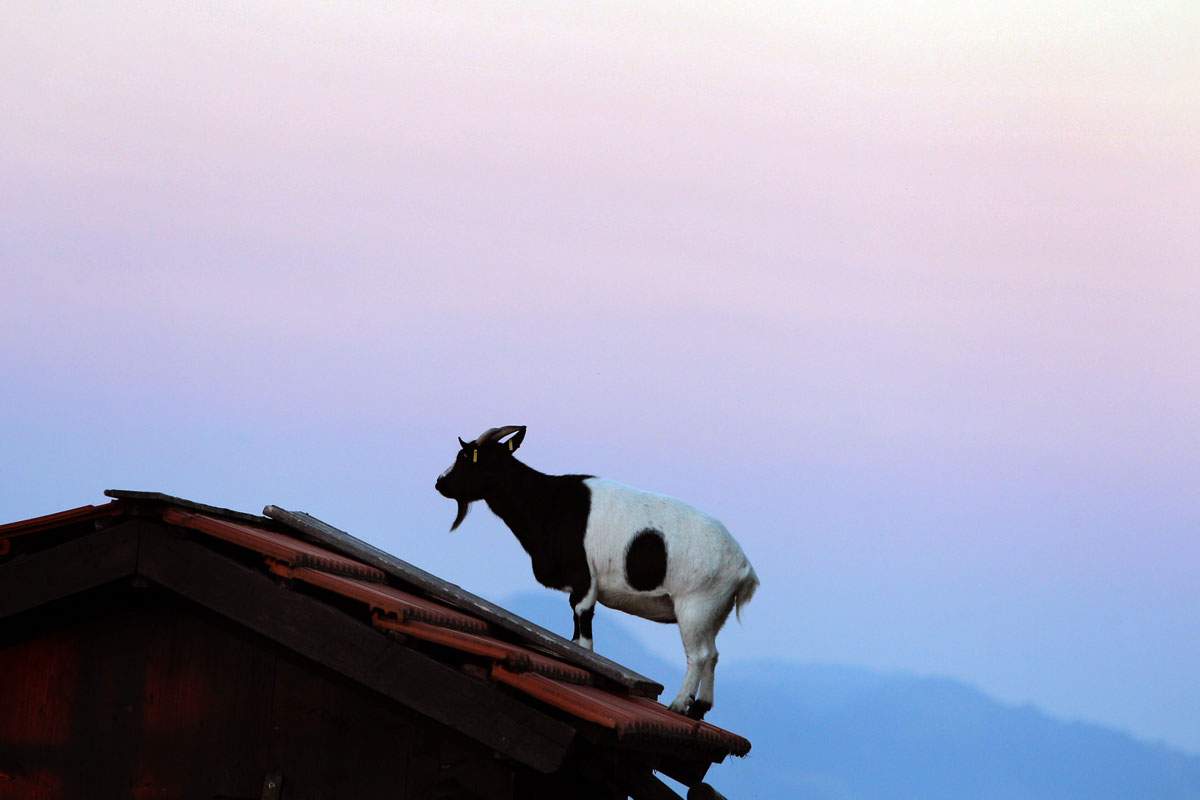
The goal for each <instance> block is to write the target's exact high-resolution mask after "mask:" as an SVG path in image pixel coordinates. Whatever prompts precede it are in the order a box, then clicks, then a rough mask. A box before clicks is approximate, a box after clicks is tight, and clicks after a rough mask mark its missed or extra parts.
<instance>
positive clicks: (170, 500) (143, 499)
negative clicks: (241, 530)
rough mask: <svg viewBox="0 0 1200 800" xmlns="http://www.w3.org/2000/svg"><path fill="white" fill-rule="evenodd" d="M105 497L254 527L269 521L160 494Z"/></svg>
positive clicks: (111, 492) (116, 492)
mask: <svg viewBox="0 0 1200 800" xmlns="http://www.w3.org/2000/svg"><path fill="white" fill-rule="evenodd" d="M104 496H105V497H111V498H113V499H115V500H128V501H130V502H132V503H161V504H163V505H171V506H178V507H180V508H186V509H188V510H189V511H198V512H200V513H201V514H209V515H211V516H215V517H223V518H225V519H232V520H237V521H238V522H250V523H253V524H255V525H269V524H270V523H271V520H269V519H268V518H266V517H262V516H259V515H258V514H250V513H247V512H245V511H234V510H233V509H231V508H221V507H220V506H210V505H206V504H204V503H197V502H195V501H193V500H185V499H184V498H182V497H174V496H172V495H169V494H163V493H162V492H139V491H134V490H131V489H105V490H104Z"/></svg>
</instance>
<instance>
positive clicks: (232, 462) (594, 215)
mask: <svg viewBox="0 0 1200 800" xmlns="http://www.w3.org/2000/svg"><path fill="white" fill-rule="evenodd" d="M1198 36H1200V6H1197V5H1196V4H1195V3H1192V2H1190V0H1186V1H1181V2H1146V3H1137V4H1131V3H1119V2H1106V1H1105V0H1101V1H1100V2H1092V1H1091V0H1089V2H1087V3H1084V2H1065V1H1060V0H1052V1H1051V2H1038V3H1032V2H1015V3H1004V4H990V3H975V2H966V3H963V2H956V3H949V2H924V3H921V2H918V3H906V4H893V3H882V2H880V3H876V2H865V1H864V0H851V1H850V2H841V1H839V2H815V3H810V4H804V5H801V4H796V3H782V2H764V3H757V4H734V3H711V2H701V3H668V2H658V1H657V0H646V1H645V2H638V3H632V2H620V1H619V0H618V2H608V3H586V2H585V3H552V2H522V3H487V4H482V3H480V4H476V3H464V2H442V3H436V4H434V3H430V4H420V5H406V4H393V3H383V2H358V3H351V2H344V3H332V2H327V3H316V2H286V3H285V2H257V3H253V4H245V3H228V2H213V3H206V4H182V3H178V4H164V3H150V2H143V3H137V2H129V3H124V2H118V3H104V4H101V3H93V4H88V3H37V4H18V3H9V4H5V5H4V6H3V7H2V8H0V111H2V113H0V270H2V275H3V284H2V289H0V375H2V376H3V381H0V419H2V420H3V423H4V424H3V426H0V453H2V454H3V459H2V460H0V468H2V469H3V480H2V481H0V518H3V520H16V519H22V518H26V517H30V516H35V515H39V514H45V513H50V512H54V511H59V510H63V509H66V508H71V507H74V506H79V505H84V504H89V503H97V502H102V501H103V497H102V491H103V490H104V489H106V488H125V489H141V490H147V491H161V492H165V493H168V494H174V495H178V496H182V497H186V498H189V499H192V500H196V501H199V502H204V503H208V504H212V505H218V506H225V507H231V508H236V509H239V510H245V511H254V512H257V511H259V510H260V509H261V508H262V506H264V505H266V504H275V505H279V506H283V507H287V508H293V509H299V510H305V511H308V512H310V513H313V514H315V515H316V516H319V517H321V518H323V519H325V520H327V521H328V522H330V523H332V524H334V525H336V526H338V527H341V528H343V529H345V530H348V531H349V532H351V533H353V534H355V535H357V536H359V537H360V538H363V539H366V540H368V541H370V542H372V543H374V544H376V545H378V546H380V547H383V548H384V549H386V550H389V551H390V552H392V553H395V554H396V555H399V556H400V557H402V558H405V559H407V560H409V561H411V562H413V563H415V564H417V565H419V566H422V567H424V568H425V569H428V570H430V571H432V572H435V573H437V574H439V575H441V576H443V577H445V578H447V579H449V580H452V581H454V582H456V583H459V584H461V585H462V586H464V587H466V588H468V589H469V590H471V591H474V592H476V593H478V594H482V595H484V596H487V597H490V598H493V599H497V600H502V599H503V598H505V597H510V596H512V595H514V594H517V593H519V592H522V591H527V590H529V589H531V588H534V587H535V583H534V581H533V577H532V573H531V571H530V569H529V565H528V559H527V557H526V556H525V555H524V553H523V552H522V551H521V550H520V547H519V545H518V544H517V542H516V540H515V539H514V538H513V537H512V536H511V535H510V534H509V533H508V532H507V531H506V530H505V529H504V528H503V526H502V524H501V523H499V522H498V521H497V520H495V519H494V518H492V517H491V516H490V514H489V513H488V512H487V511H486V509H485V508H483V507H478V508H476V509H475V510H474V511H473V512H472V515H471V516H470V517H469V518H468V520H467V521H466V522H465V523H464V525H463V527H462V528H460V529H459V530H458V531H456V532H455V533H453V534H450V533H448V532H447V531H448V528H449V525H450V523H451V521H452V520H453V516H454V507H453V503H451V502H450V501H448V500H445V499H444V498H441V497H440V496H439V495H437V494H436V492H434V490H433V480H434V478H435V477H436V476H437V475H438V474H439V473H440V472H441V471H442V470H443V469H444V468H445V467H446V466H448V465H449V463H450V461H451V459H452V457H453V455H454V452H455V448H456V446H457V445H456V437H458V436H462V437H463V438H472V437H474V436H475V435H477V434H478V433H479V432H481V431H482V430H484V429H485V428H489V427H493V426H499V425H508V424H524V425H528V426H529V433H528V436H527V438H526V440H525V444H524V446H523V448H522V457H523V459H524V460H525V461H526V463H529V464H530V465H532V466H534V467H536V468H538V469H541V470H543V471H546V472H586V473H592V474H598V475H604V476H606V477H610V478H613V479H616V480H619V481H622V482H624V483H628V484H631V485H635V486H638V487H641V488H645V489H649V490H653V491H657V492H661V493H664V494H669V495H673V496H676V497H680V498H682V499H685V500H686V501H688V502H690V503H692V504H694V505H697V506H699V507H701V508H703V509H704V510H706V511H708V512H710V513H712V514H714V515H715V516H717V517H719V518H720V519H722V520H723V521H724V522H725V524H726V525H727V526H728V527H729V528H730V530H731V531H732V532H733V533H734V535H735V536H736V537H737V539H738V540H739V541H740V542H741V544H742V546H743V548H744V549H745V551H746V552H747V554H748V556H749V557H750V559H751V561H752V562H753V563H754V564H755V567H756V569H757V571H758V573H759V575H760V577H761V579H762V588H761V590H760V591H759V594H758V595H757V596H756V598H755V600H754V602H753V604H751V605H750V606H749V607H748V608H747V609H746V612H745V614H744V623H743V624H742V625H740V626H739V625H737V624H735V623H734V624H731V625H730V626H728V627H727V628H726V630H725V631H724V632H723V633H722V635H721V638H720V639H719V646H720V649H721V654H722V656H721V658H722V664H723V665H724V664H731V663H736V662H738V661H743V662H746V661H750V660H754V659H761V658H784V659H790V660H795V661H802V662H835V663H846V664H854V665H861V666H867V667H872V668H877V669H889V670H903V671H908V672H913V673H917V674H922V675H945V676H950V677H954V678H958V679H960V680H964V681H967V682H970V683H972V684H974V685H976V686H978V687H980V688H982V689H983V690H985V691H987V692H988V693H990V694H992V695H994V696H996V697H998V698H1000V699H1002V700H1005V701H1007V702H1011V703H1019V704H1026V703H1028V704H1033V705H1036V706H1037V707H1039V708H1042V709H1044V710H1046V711H1048V712H1050V713H1052V714H1055V715H1057V716H1060V717H1064V718H1067V719H1080V720H1088V721H1094V722H1100V723H1103V724H1106V725H1111V726H1114V727H1118V728H1121V729H1124V730H1127V731H1130V732H1132V733H1134V734H1136V735H1138V736H1140V737H1142V738H1145V739H1148V740H1152V741H1162V742H1164V743H1167V744H1169V745H1171V746H1174V747H1178V748H1182V749H1185V750H1188V751H1190V752H1193V753H1200V722H1197V719H1200V715H1198V714H1197V710H1198V709H1200V683H1198V682H1197V681H1196V680H1195V674H1196V665H1197V663H1198V662H1200V596H1198V594H1197V590H1196V585H1197V571H1198V567H1200V544H1198V541H1197V538H1198V537H1197V532H1198V531H1200V492H1198V491H1197V488H1198V487H1200V402H1198V400H1200V272H1198V269H1200V148H1197V147H1196V144H1195V143H1196V142H1197V141H1200V50H1197V48H1196V47H1195V41H1196V40H1197V37H1198ZM563 608H564V619H563V630H562V631H560V632H563V633H566V632H568V631H569V630H570V617H569V611H567V606H566V602H565V600H564V604H563ZM601 613H604V612H603V611H601ZM608 613H616V612H608ZM635 622H638V624H635V626H634V630H635V632H636V633H637V634H638V635H639V636H640V637H642V638H643V639H644V641H646V642H647V643H648V644H649V645H650V646H651V647H653V648H655V649H656V650H657V651H658V652H661V653H663V654H665V655H668V656H669V657H672V658H681V657H682V652H681V648H680V646H679V644H678V642H677V640H676V637H677V634H676V633H675V632H674V631H673V630H672V629H670V628H668V627H665V626H656V625H654V624H652V623H648V622H647V623H640V622H639V621H635ZM597 648H598V649H599V650H600V651H601V652H603V642H598V643H597ZM717 693H718V705H719V702H720V701H719V695H720V682H719V681H718V683H717Z"/></svg>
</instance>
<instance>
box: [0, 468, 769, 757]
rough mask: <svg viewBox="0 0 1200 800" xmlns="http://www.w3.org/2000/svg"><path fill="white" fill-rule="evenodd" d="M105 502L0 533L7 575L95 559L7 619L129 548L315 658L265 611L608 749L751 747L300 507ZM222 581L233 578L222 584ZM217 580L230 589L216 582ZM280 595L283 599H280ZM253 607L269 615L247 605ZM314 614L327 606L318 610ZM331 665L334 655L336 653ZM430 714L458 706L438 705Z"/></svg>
mask: <svg viewBox="0 0 1200 800" xmlns="http://www.w3.org/2000/svg"><path fill="white" fill-rule="evenodd" d="M105 494H106V495H108V496H109V497H110V498H112V500H111V502H108V503H105V504H101V505H91V506H82V507H80V508H75V509H70V510H67V511H62V512H59V513H56V514H51V515H47V516H43V517H38V518H35V519H29V520H23V521H19V522H14V523H10V524H7V525H0V570H10V569H12V568H17V567H18V566H20V564H19V563H18V562H21V561H22V558H24V559H26V561H27V563H26V564H25V567H24V569H25V572H26V573H30V570H32V571H33V573H30V574H35V573H36V574H40V573H37V570H38V569H43V570H45V568H44V567H37V566H36V561H37V559H38V558H41V559H42V560H43V561H45V560H46V559H47V558H48V557H49V554H50V553H52V552H59V550H65V545H64V543H71V545H70V546H71V547H73V548H75V549H76V550H80V549H81V548H86V549H87V552H88V555H87V556H86V557H85V558H81V559H79V561H78V566H76V567H73V568H71V570H67V572H68V573H70V574H68V575H66V576H64V575H63V574H61V573H62V570H59V574H57V575H55V576H54V578H53V580H42V581H41V582H40V583H39V582H38V581H37V580H32V581H30V580H27V581H26V583H27V584H28V585H30V586H32V587H34V588H33V589H32V590H31V591H30V592H29V593H27V594H26V595H25V596H23V597H8V598H0V618H3V617H5V616H8V615H10V614H13V613H17V612H19V611H22V610H24V609H26V608H30V607H32V606H34V605H38V604H40V603H44V602H47V601H48V600H50V599H54V597H56V596H62V595H63V593H64V592H66V591H70V589H71V587H72V586H76V587H79V588H80V589H82V588H87V587H88V586H92V585H100V584H102V583H104V582H105V581H106V580H111V579H112V576H114V575H117V574H119V573H120V571H121V569H122V568H119V567H117V566H113V567H111V568H110V567H109V566H107V565H108V564H109V563H110V562H111V563H113V564H114V565H115V564H116V561H117V560H118V556H120V553H121V552H123V550H122V548H124V550H129V551H131V552H132V553H133V554H132V555H128V554H127V555H128V558H129V559H133V561H130V562H128V563H135V562H136V570H137V572H138V573H141V574H143V575H146V576H147V577H149V578H150V579H151V580H152V581H154V582H156V583H161V584H162V585H164V586H167V587H168V588H170V589H172V590H174V591H177V592H179V593H181V594H184V595H185V596H188V597H190V598H191V599H194V600H197V601H199V602H202V603H204V604H206V605H209V606H210V607H213V608H215V609H216V610H218V611H219V612H221V613H225V614H226V615H228V616H231V617H233V618H235V619H237V620H239V621H242V622H243V623H245V624H248V625H250V626H251V627H256V626H257V627H258V628H259V629H260V630H262V631H263V632H267V633H268V634H272V633H274V634H275V635H276V636H277V638H282V639H288V642H287V643H288V644H289V646H293V647H295V648H296V649H299V650H301V651H303V650H304V648H305V647H309V648H310V649H312V650H313V651H314V652H315V651H316V650H320V648H321V643H320V642H308V641H299V640H295V641H293V639H289V638H288V637H289V636H292V633H291V632H289V630H285V629H284V628H281V627H279V626H276V625H274V623H273V620H271V619H269V618H268V617H269V613H268V612H270V609H273V608H277V609H278V614H286V613H288V611H287V608H286V606H288V605H289V604H290V605H295V604H298V603H303V604H311V605H306V606H305V608H306V609H308V611H307V614H308V616H307V617H305V619H308V618H310V617H314V616H317V617H322V616H323V617H329V618H330V619H331V620H333V621H338V620H340V621H341V622H343V623H345V622H352V623H357V627H356V628H355V631H357V630H358V629H359V628H362V629H363V630H365V631H367V633H365V634H361V635H362V636H365V637H367V638H360V639H355V640H354V641H356V642H359V644H357V645H354V647H358V648H360V649H361V648H375V647H380V646H382V645H376V643H375V641H374V640H372V639H371V638H369V637H370V636H372V635H374V636H377V637H378V638H379V640H383V641H387V642H389V643H392V644H394V643H395V642H401V643H403V644H404V645H405V646H406V647H407V648H418V649H419V650H420V651H421V653H422V654H424V655H426V656H432V657H433V658H434V659H435V660H438V661H441V662H443V663H446V664H451V665H454V666H455V667H456V669H458V671H459V673H460V674H461V673H462V672H466V673H467V674H468V675H469V676H471V677H472V678H473V680H475V681H476V682H483V683H485V684H486V685H487V686H488V687H490V688H491V690H492V692H493V694H495V693H500V694H508V695H511V696H512V697H513V698H515V699H516V700H517V701H518V702H519V703H521V704H524V705H526V706H530V707H533V708H534V709H536V710H537V711H538V712H540V713H541V714H543V715H548V716H550V717H552V718H553V719H554V720H556V721H558V722H556V724H558V723H559V722H566V723H567V724H569V725H570V726H571V727H572V728H573V729H574V730H576V731H577V732H579V733H580V734H582V735H584V736H585V737H586V738H588V739H589V740H591V741H594V742H599V743H601V744H602V745H604V746H606V747H610V748H614V749H617V750H626V749H630V750H637V749H649V750H651V751H655V752H661V753H663V754H665V755H667V756H671V757H672V758H677V759H683V760H685V761H688V760H690V761H694V762H697V761H703V762H717V761H720V760H722V759H723V758H724V757H725V756H727V755H736V756H743V755H745V754H746V753H747V752H748V751H749V750H750V742H748V741H747V740H746V739H744V738H743V737H741V736H738V735H737V734H734V733H731V732H729V731H726V730H723V729H721V728H719V727H717V726H715V725H712V724H710V723H707V722H702V721H696V720H692V719H690V718H688V717H686V716H683V715H681V714H676V713H674V712H672V711H670V710H669V709H668V708H666V706H664V705H662V704H661V703H658V702H657V701H656V700H655V698H656V697H657V696H658V695H659V694H660V693H661V692H662V689H663V687H662V686H661V685H660V684H658V683H656V682H654V681H653V680H650V679H649V678H646V677H645V676H642V675H639V674H638V673H636V672H634V671H633V670H630V669H628V668H626V667H624V666H622V665H620V664H617V663H615V662H612V661H610V660H608V659H606V658H604V657H602V656H600V655H598V654H596V653H593V652H591V651H588V650H584V649H583V648H581V647H578V646H577V645H575V644H573V643H571V642H569V641H567V640H566V639H563V638H562V637H559V636H557V635H556V634H554V633H552V632H550V631H547V630H545V629H544V628H541V627H539V626H537V625H535V624H534V623H532V622H530V621H528V620H525V619H522V618H520V617H518V616H516V615H515V614H512V613H511V612H509V611H507V610H506V609H503V608H501V607H499V606H496V605H495V604H492V603H490V602H488V601H486V600H484V599H483V598H480V597H477V596H475V595H472V594H471V593H469V592H467V591H465V590H463V589H462V588H460V587H458V586H455V585H454V584H450V583H448V582H446V581H443V580H442V579H440V578H438V577H436V576H434V575H431V574H429V573H427V572H425V571H423V570H421V569H419V568H417V567H415V566H413V565H411V564H408V563H406V562H404V561H402V560H401V559H399V558H396V557H395V556H392V555H389V554H387V553H384V552H383V551H381V550H378V549H377V548H374V547H372V546H371V545H369V544H367V543H365V542H362V541H360V540H358V539H356V538H354V537H353V536H351V535H350V534H348V533H346V532H344V531H340V530H338V529H337V528H334V527H333V526H331V525H328V524H327V523H324V522H322V521H321V520H318V519H316V518H315V517H312V516H310V515H308V514H304V513H303V512H296V511H288V510H286V509H282V508H279V507H277V506H271V505H269V506H267V507H266V508H265V509H264V511H263V515H262V516H258V515H253V514H244V513H241V512H236V511H230V510H227V509H222V508H217V507H213V506H206V505H202V504H198V503H194V502H191V501H188V500H183V499H180V498H175V497H170V496H167V495H162V494H157V493H151V492H132V491H114V490H110V491H107V492H105ZM122 523H126V524H122ZM110 530H123V531H125V532H124V533H122V534H121V536H124V537H125V539H128V538H129V537H134V536H136V537H140V538H138V540H137V543H136V544H129V543H127V542H126V540H125V539H120V538H119V537H116V535H115V534H114V535H112V536H109V537H108V538H105V537H101V536H95V535H92V534H94V533H97V532H102V531H110ZM55 547H58V548H59V550H55V549H54V548H55ZM231 559H232V560H234V561H236V562H238V564H240V565H242V566H243V567H244V566H249V567H250V569H249V570H243V571H241V572H238V571H236V570H232V571H231V568H230V567H229V566H228V565H223V564H222V563H221V562H222V560H225V561H228V560H231ZM122 563H124V562H122ZM30 565H33V566H30ZM75 573H78V574H75ZM253 573H258V575H257V576H255V575H254V574H253ZM36 574H35V575H34V577H35V578H36ZM46 574H47V575H48V574H49V572H47V573H46ZM225 574H228V576H229V577H228V578H227V579H223V578H222V577H221V576H222V575H225ZM268 577H269V578H270V580H271V581H273V582H274V583H275V584H281V585H282V586H283V587H285V590H284V593H283V594H278V589H277V588H276V587H275V586H272V587H271V590H272V592H276V594H272V593H270V592H267V593H260V594H253V593H251V594H246V595H245V598H249V599H244V600H243V601H242V602H240V604H239V603H236V602H234V600H232V599H229V598H230V596H231V594H236V592H237V586H236V584H238V583H246V584H254V585H257V583H256V582H258V581H261V580H263V579H264V578H268ZM219 580H226V583H225V584H222V586H220V587H214V586H212V585H210V584H211V582H212V581H219ZM51 584H53V585H51ZM263 585H264V586H266V585H267V584H266V583H264V584H263ZM279 597H282V598H283V599H284V600H286V601H288V602H286V603H283V604H280V603H279ZM255 598H258V599H255ZM314 602H315V604H314ZM254 604H258V605H259V606H263V608H246V606H247V605H254ZM272 604H274V605H272ZM267 606H269V607H270V608H267ZM318 606H323V607H324V608H322V609H320V610H319V612H318ZM270 613H275V612H270ZM334 614H336V615H338V617H337V619H336V620H335V619H334V617H333V615H334ZM347 617H348V618H350V619H346V618H347ZM368 625H369V626H370V628H369V629H368V628H366V627H365V626H368ZM371 630H373V631H374V633H373V634H372V633H371V632H370V631H371ZM339 635H340V634H339ZM355 635H356V636H358V635H360V634H358V633H356V634H355ZM343 646H347V647H348V646H350V645H343ZM328 658H329V659H332V660H334V661H336V660H337V658H338V656H337V655H336V654H331V655H329V656H328ZM347 669H349V668H348V667H347ZM369 677H370V680H367V681H365V682H368V683H369V682H370V681H375V682H376V683H378V684H379V685H385V684H387V685H390V684H388V681H389V678H388V676H387V675H371V676H369ZM418 702H419V701H418ZM505 708H508V707H507V706H505ZM418 710H421V709H420V708H418ZM510 710H511V709H510ZM429 713H441V714H448V713H449V712H447V711H445V710H444V709H442V708H438V709H430V712H429ZM514 713H515V712H514ZM526 727H528V726H526ZM556 730H557V729H552V728H549V727H548V728H547V731H548V733H546V735H547V736H549V737H551V738H553V737H554V736H556V735H557V733H555V731H556ZM523 735H533V734H523ZM505 741H507V740H505ZM703 769H704V768H701V769H700V770H699V774H700V775H701V776H702V775H703Z"/></svg>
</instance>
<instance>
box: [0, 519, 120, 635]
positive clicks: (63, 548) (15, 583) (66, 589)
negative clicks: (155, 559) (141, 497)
mask: <svg viewBox="0 0 1200 800" xmlns="http://www.w3.org/2000/svg"><path fill="white" fill-rule="evenodd" d="M141 526H142V522H140V521H139V520H130V521H128V522H122V523H120V524H118V525H114V526H113V527H111V528H108V529H106V530H102V531H97V532H95V533H91V534H88V535H87V536H82V537H80V538H78V539H72V540H71V541H68V542H64V543H63V544H60V545H58V546H56V547H51V548H48V549H46V550H41V551H39V552H37V553H33V554H31V555H28V556H23V557H20V558H15V559H13V560H12V561H9V562H8V563H6V564H3V565H0V587H3V590H2V591H0V619H3V618H5V617H9V616H12V615H13V614H19V613H20V612H22V611H26V610H28V609H30V608H35V607H37V606H40V605H43V604H45V603H50V602H53V601H55V600H60V599H62V598H64V597H69V596H71V595H73V594H78V593H79V592H82V591H86V590H88V589H92V588H95V587H96V586H102V585H104V584H106V583H110V582H112V581H115V580H119V579H121V578H126V577H129V576H130V575H133V574H134V572H135V571H136V569H137V556H138V535H139V533H140V530H141Z"/></svg>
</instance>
